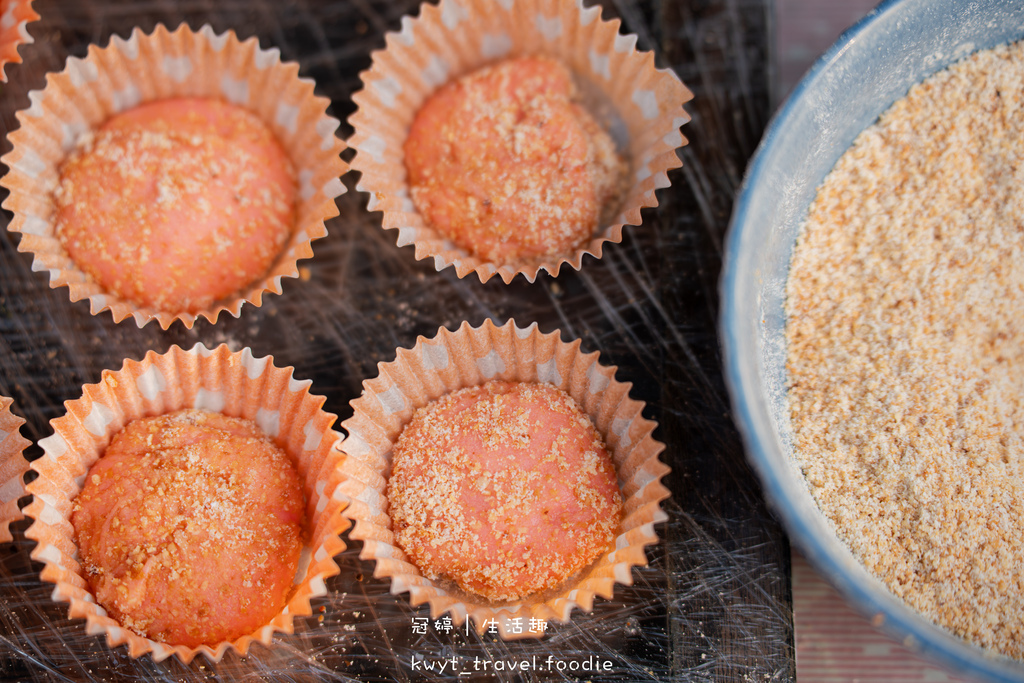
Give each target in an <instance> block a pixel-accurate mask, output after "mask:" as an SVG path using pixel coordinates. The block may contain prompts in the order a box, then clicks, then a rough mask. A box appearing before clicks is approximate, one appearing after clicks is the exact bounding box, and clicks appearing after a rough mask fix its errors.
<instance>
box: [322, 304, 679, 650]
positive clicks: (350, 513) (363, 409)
mask: <svg viewBox="0 0 1024 683" xmlns="http://www.w3.org/2000/svg"><path fill="white" fill-rule="evenodd" d="M579 347H580V342H579V340H576V341H573V342H563V341H562V340H561V339H560V337H559V334H558V333H557V332H554V333H551V334H542V333H541V332H540V331H539V330H538V329H537V326H536V325H531V326H530V327H528V328H526V329H521V328H519V327H517V326H516V324H515V322H514V321H509V322H507V323H506V324H504V325H502V326H500V327H498V326H496V325H494V324H493V323H491V322H490V321H487V322H485V323H484V324H483V325H482V326H481V327H478V328H473V327H470V325H469V324H468V323H464V324H463V325H462V326H461V327H460V328H459V329H458V330H456V331H454V332H452V331H449V330H447V329H444V328H441V329H440V330H439V331H438V334H437V336H436V337H434V338H433V339H426V338H423V337H420V338H419V339H418V340H417V343H416V346H414V347H413V348H412V349H399V350H398V352H397V358H396V359H395V360H394V361H392V362H390V363H381V364H380V365H379V366H378V367H379V368H380V375H379V376H378V377H376V378H375V379H372V380H367V381H365V382H363V393H362V395H361V396H360V397H359V398H358V399H356V400H354V401H352V404H351V405H352V408H353V409H354V414H353V416H352V417H351V418H349V419H348V420H346V421H345V422H344V423H343V424H342V429H343V430H344V431H345V432H346V433H347V435H348V436H347V438H346V439H345V441H344V442H343V443H342V450H343V451H344V453H345V458H344V460H343V462H342V464H341V471H342V481H341V483H340V484H339V486H338V489H337V490H336V491H335V497H338V498H344V499H346V500H347V501H348V502H349V504H348V507H347V508H346V509H345V511H344V513H343V514H344V515H345V516H346V517H349V518H350V519H352V520H353V522H354V527H353V530H352V532H351V538H353V539H358V540H361V541H362V542H363V549H362V551H361V554H360V556H361V557H362V558H363V559H367V560H373V561H374V562H375V563H376V568H375V571H374V575H375V576H377V577H387V578H390V580H391V592H392V593H393V594H395V595H397V594H399V593H404V592H408V593H409V598H410V600H411V602H412V604H413V605H419V604H422V603H424V602H428V603H429V604H430V611H431V615H432V616H433V618H435V619H436V618H438V617H440V616H441V615H442V614H443V613H445V612H448V613H450V614H451V615H452V618H453V621H454V622H455V623H456V624H462V623H463V622H465V620H466V619H467V618H472V620H473V622H474V625H475V628H476V629H477V631H478V632H483V630H484V629H485V628H488V627H489V625H490V624H491V623H492V621H491V620H493V623H494V624H495V625H496V627H497V630H498V632H499V633H500V635H501V636H502V637H503V638H508V639H512V638H524V637H539V636H541V635H542V634H543V633H542V631H538V630H530V629H528V628H523V625H524V624H530V623H534V622H531V620H537V621H544V622H547V621H551V620H554V621H558V622H565V621H568V620H569V617H570V613H571V612H572V609H573V608H574V607H579V608H580V609H583V610H585V611H590V610H591V609H592V607H593V601H594V597H595V596H597V595H600V596H602V597H604V598H607V599H611V598H612V596H613V593H614V584H616V583H620V584H625V585H629V584H631V583H632V568H633V567H634V566H643V565H646V564H647V557H646V553H645V550H644V548H645V547H646V546H648V545H651V544H654V543H657V542H658V536H657V534H656V532H655V530H654V526H655V524H657V523H659V522H663V521H665V520H666V519H667V516H666V514H665V513H664V511H662V509H661V505H660V503H661V501H663V500H664V499H666V498H667V497H668V496H669V491H668V489H666V488H665V487H664V486H663V485H662V483H661V481H660V480H661V478H662V477H663V476H665V474H667V473H668V472H669V468H668V467H667V466H666V465H665V464H664V463H662V462H661V461H660V460H659V459H658V455H659V453H661V451H662V450H663V449H664V446H663V444H661V443H659V442H658V441H655V440H654V438H653V437H652V432H653V431H654V429H655V427H656V424H655V423H654V422H652V421H650V420H647V419H645V418H644V417H643V416H642V415H641V412H642V410H643V408H644V404H643V403H642V402H640V401H635V400H633V399H630V398H629V390H630V387H631V385H630V384H628V383H622V382H618V381H616V380H615V368H614V367H605V366H602V365H601V364H599V363H598V358H597V355H598V354H597V353H590V354H583V353H580V350H579ZM493 379H501V380H507V381H519V382H548V383H551V384H553V385H554V386H556V387H558V388H560V389H562V390H563V391H565V392H566V393H568V394H569V395H570V396H572V397H573V399H575V400H576V402H577V403H578V404H579V405H580V407H581V408H582V410H583V412H585V413H586V414H587V415H589V417H590V419H591V421H592V422H593V423H594V425H595V427H596V428H597V430H598V431H599V432H600V433H601V435H602V436H603V437H604V439H605V443H606V445H607V447H608V451H609V453H610V454H611V456H612V459H613V461H614V463H615V467H616V471H617V473H618V478H619V484H620V488H621V490H622V497H623V504H624V513H623V519H622V522H621V525H620V527H619V530H618V534H617V538H616V540H615V545H614V547H613V548H609V549H608V552H607V553H605V554H603V555H602V556H601V557H599V558H598V559H597V560H596V561H595V562H594V563H593V564H592V565H591V566H590V567H588V568H586V569H584V570H583V571H581V572H580V573H579V574H577V575H576V576H574V577H572V578H570V579H569V580H568V581H566V582H565V583H563V584H562V585H561V586H558V587H556V588H555V589H554V590H553V591H548V592H545V593H544V594H542V595H535V596H531V597H528V598H525V599H523V600H520V601H517V602H514V603H491V602H488V601H487V600H485V599H483V598H480V597H479V596H472V595H469V594H466V593H463V592H461V591H452V590H451V589H449V588H446V587H442V586H440V585H437V584H436V583H435V582H433V581H431V580H429V579H428V578H426V577H424V576H423V575H422V574H421V572H420V571H419V570H418V569H417V568H416V566H415V565H414V564H412V563H411V562H410V561H409V559H408V558H407V557H406V555H405V554H404V553H403V552H402V550H401V549H400V548H399V547H398V546H397V545H396V543H395V535H394V533H393V532H392V530H391V520H390V517H389V516H388V502H387V500H386V486H387V477H388V475H389V473H390V470H391V452H392V448H393V446H394V443H395V441H396V440H397V438H398V436H399V435H400V434H401V432H402V430H403V429H404V427H405V425H406V424H408V422H409V421H410V419H411V418H412V415H413V413H414V412H415V411H416V409H418V408H420V407H422V406H425V405H427V404H428V403H430V402H431V401H433V400H435V399H437V398H439V397H440V396H443V395H445V394H447V393H450V392H452V391H455V390H457V389H461V388H464V387H469V386H476V385H479V384H483V383H484V382H487V381H489V380H493Z"/></svg>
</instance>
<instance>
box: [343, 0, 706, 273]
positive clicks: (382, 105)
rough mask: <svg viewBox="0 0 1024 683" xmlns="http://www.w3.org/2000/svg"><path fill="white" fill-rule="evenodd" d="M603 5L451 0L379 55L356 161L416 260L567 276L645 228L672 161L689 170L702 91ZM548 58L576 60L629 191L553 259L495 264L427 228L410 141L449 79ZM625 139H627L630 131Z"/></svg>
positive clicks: (409, 23) (362, 185)
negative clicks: (696, 93) (690, 107)
mask: <svg viewBox="0 0 1024 683" xmlns="http://www.w3.org/2000/svg"><path fill="white" fill-rule="evenodd" d="M600 15H601V10H600V8H599V7H592V8H583V7H581V6H580V3H579V2H573V0H500V1H498V2H495V0H441V3H440V5H438V6H434V5H429V4H424V5H423V6H422V8H421V12H420V16H419V17H418V18H409V17H406V18H405V19H403V21H402V30H401V32H399V33H390V34H388V35H387V47H386V48H385V49H384V50H382V51H378V52H374V53H373V65H372V66H371V68H370V69H369V70H368V71H366V72H364V73H363V74H362V81H363V85H364V88H363V90H362V91H361V92H358V93H356V94H355V95H354V96H353V98H352V99H353V100H354V101H355V103H356V105H357V106H358V110H357V111H356V112H355V113H354V114H353V115H352V116H351V117H350V118H349V122H350V123H351V124H352V126H353V128H354V129H355V132H354V133H353V135H352V137H351V138H350V139H349V146H350V147H353V148H355V149H356V156H355V158H354V159H353V161H352V168H353V169H356V170H358V171H360V172H361V173H362V178H361V179H360V181H359V184H358V185H357V189H359V190H362V191H364V192H367V193H369V195H370V199H369V209H370V210H371V211H382V212H383V219H382V221H383V227H384V228H385V229H397V230H398V240H397V241H398V246H405V245H409V244H413V245H415V247H416V252H415V254H416V258H417V259H425V258H433V259H434V265H435V267H436V268H437V270H442V269H443V268H447V267H448V266H454V267H455V272H456V273H457V274H458V276H459V277H460V278H461V277H465V276H466V275H468V274H469V273H472V272H475V273H476V274H477V275H478V276H479V278H480V281H481V282H486V281H487V280H489V279H490V278H491V277H492V276H494V275H495V274H497V275H500V276H501V279H502V280H504V281H505V282H506V283H508V282H511V281H512V279H513V278H514V277H515V276H516V275H517V274H519V273H522V275H523V276H524V277H525V278H526V279H527V280H528V281H530V282H533V281H534V280H535V279H536V277H537V274H538V273H539V272H540V270H541V269H544V270H546V271H548V272H549V273H550V274H551V275H553V276H554V275H558V272H559V269H560V268H561V266H562V264H564V263H568V264H569V265H570V266H572V267H573V268H575V269H576V270H579V269H580V267H581V265H582V261H583V256H584V255H585V254H590V255H591V256H593V257H595V258H601V254H602V250H603V245H604V243H605V242H621V241H622V228H623V226H624V225H640V223H641V220H642V219H641V212H640V210H641V209H642V208H644V207H653V206H657V205H658V200H657V198H656V197H655V190H656V189H658V188H665V187H668V186H669V185H670V181H669V178H668V171H669V169H673V168H678V167H679V166H681V165H682V164H681V162H680V161H679V158H678V156H677V155H676V149H677V148H679V147H682V146H683V145H685V144H686V142H687V141H686V138H685V137H683V135H682V134H681V133H680V132H679V127H680V126H681V125H683V124H684V123H686V122H687V121H689V120H690V117H689V115H688V114H687V113H686V112H685V111H684V110H683V104H684V103H685V102H687V101H689V100H690V99H692V97H693V95H692V94H691V93H690V91H689V90H688V89H687V88H686V86H685V85H683V83H682V82H681V81H680V80H679V78H678V77H677V76H676V75H675V74H674V73H673V72H672V71H670V70H666V69H656V68H655V67H654V57H653V55H652V54H651V53H640V52H637V51H636V50H635V46H636V36H634V35H629V36H624V35H619V25H620V22H619V21H618V20H613V21H603V20H602V19H601V18H600ZM529 55H545V56H549V57H553V58H556V59H558V60H560V61H561V62H562V63H564V64H565V65H566V66H568V67H569V68H570V70H571V71H572V72H573V73H574V75H575V77H576V78H577V80H578V81H580V85H581V86H582V87H581V91H582V92H583V93H584V98H585V101H586V100H589V99H591V98H590V97H588V95H587V93H590V95H595V93H597V94H596V98H597V99H598V100H600V102H601V104H602V105H603V106H602V109H609V110H614V114H613V115H611V116H602V114H603V113H604V112H603V111H594V112H593V113H594V114H595V115H596V116H597V118H598V120H599V121H600V120H602V119H607V120H606V121H605V123H606V124H612V125H607V126H606V127H607V128H608V129H609V131H610V132H611V133H612V136H613V137H614V138H617V142H619V143H620V145H621V146H622V148H621V149H620V152H622V153H623V155H624V157H625V158H626V159H627V160H628V162H629V166H630V172H629V173H630V175H629V177H628V179H627V181H626V185H627V187H628V190H627V191H625V192H624V193H623V199H622V203H621V207H620V209H619V211H618V213H617V214H616V215H615V217H614V218H613V219H612V220H611V223H610V224H609V225H602V226H601V227H600V228H599V230H598V231H597V233H596V234H595V235H594V236H593V237H592V238H591V239H590V240H589V241H588V242H587V243H586V244H584V245H582V246H581V247H580V248H579V249H577V250H576V252H575V253H572V254H566V255H564V256H561V257H552V258H551V259H550V260H547V261H544V262H542V263H536V262H531V263H518V264H517V263H492V262H486V261H483V260H481V259H480V258H478V257H476V256H473V255H472V254H469V253H467V252H466V251H465V250H463V249H460V248H459V247H456V246H455V245H454V244H453V243H452V242H451V241H450V240H448V239H447V238H446V237H445V236H444V235H442V234H441V233H439V232H438V231H437V230H435V229H434V228H432V227H431V226H429V225H427V224H426V223H425V221H424V219H423V217H422V216H421V215H420V214H419V213H418V212H417V210H416V207H415V205H414V204H413V202H412V199H411V195H410V192H409V186H408V183H407V178H406V169H405V162H404V152H403V146H404V144H405V140H406V138H407V137H408V133H409V127H410V125H411V124H412V121H413V118H414V117H415V115H416V112H417V111H418V110H419V108H420V106H421V105H422V104H423V102H424V101H425V100H426V99H427V97H428V96H429V95H430V94H431V93H433V91H434V90H436V89H437V88H438V87H439V86H441V85H443V84H444V83H446V82H448V81H450V80H453V79H455V78H458V77H459V76H461V75H463V74H466V73H469V72H471V71H473V70H475V69H477V68H479V67H482V66H484V65H485V64H488V63H490V62H493V61H495V60H497V59H501V58H513V57H518V56H529ZM619 138H621V139H619Z"/></svg>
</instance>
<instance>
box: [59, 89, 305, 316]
mask: <svg viewBox="0 0 1024 683" xmlns="http://www.w3.org/2000/svg"><path fill="white" fill-rule="evenodd" d="M295 195H296V189H295V173H294V170H293V168H292V164H291V161H290V159H289V158H288V155H287V154H286V153H285V151H284V149H282V147H281V145H280V143H279V142H278V141H277V139H276V138H275V137H274V135H273V133H272V132H271V131H270V130H269V129H268V128H267V126H266V125H264V123H263V122H262V121H261V120H260V119H259V118H258V117H257V116H256V115H255V114H252V113H250V112H249V111H247V110H245V109H243V108H241V107H238V106H235V105H232V104H228V103H226V102H221V101H219V100H214V99H206V98H177V99H167V100H158V101H155V102H150V103H147V104H142V105H140V106H138V107H135V108H133V109H129V110H127V111H125V112H122V113H120V114H117V115H115V116H114V117H112V118H111V119H109V120H108V121H107V122H105V123H104V124H103V125H102V126H101V127H100V128H99V129H98V130H96V131H94V132H91V133H89V134H86V135H84V136H83V137H82V139H81V140H80V141H79V144H78V146H77V147H76V149H75V150H73V151H72V152H71V154H70V155H69V156H68V158H67V159H66V160H65V161H64V163H63V164H62V166H61V169H60V181H59V185H58V187H57V189H56V191H55V193H54V200H55V204H56V209H57V213H56V221H55V231H56V235H57V237H58V239H59V240H60V242H61V244H62V245H63V246H64V249H65V250H66V251H67V253H68V255H69V256H70V257H71V260H72V261H74V263H75V264H76V265H77V266H78V267H79V268H80V269H81V270H82V271H83V272H85V273H86V274H87V275H88V276H89V277H91V278H92V279H93V280H94V281H95V282H96V283H97V284H98V285H99V286H100V287H102V288H103V289H104V290H105V291H106V292H108V293H110V294H113V295H115V296H117V297H119V298H121V299H124V300H127V301H130V302H132V303H133V304H135V305H137V306H140V307H150V308H154V309H156V310H158V311H168V312H173V313H186V312H187V313H198V312H200V311H202V310H204V309H207V308H210V307H211V305H212V304H213V303H215V302H217V301H220V300H223V299H227V298H230V297H238V296H240V295H241V294H242V292H243V290H245V288H246V287H247V286H249V285H252V284H255V283H256V282H257V281H258V280H259V279H260V278H262V277H263V276H264V275H265V274H266V273H267V272H268V271H269V270H270V268H271V266H272V265H273V263H274V261H275V260H276V259H277V257H278V255H279V254H280V253H281V251H282V249H283V247H284V245H285V243H286V242H287V240H288V238H289V236H290V234H291V231H292V227H293V223H294V216H293V213H294V204H295Z"/></svg>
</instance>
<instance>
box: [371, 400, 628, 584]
mask: <svg viewBox="0 0 1024 683" xmlns="http://www.w3.org/2000/svg"><path fill="white" fill-rule="evenodd" d="M387 495H388V502H389V506H390V508H389V509H390V515H391V520H392V529H393V531H394V533H395V535H396V540H397V544H398V546H399V547H400V548H401V549H402V550H403V551H404V552H405V553H406V554H407V555H408V556H409V557H410V558H411V561H412V562H413V563H414V564H415V565H416V566H417V567H418V568H419V569H420V571H422V572H423V574H424V575H425V576H427V577H428V578H431V579H442V580H450V581H453V582H455V584H457V585H458V586H459V587H460V588H461V589H462V590H464V591H467V592H469V593H474V594H476V595H479V596H482V597H484V598H486V599H488V600H492V601H509V600H518V599H520V598H523V597H526V596H529V595H531V594H534V593H537V592H540V591H544V590H546V589H549V588H554V587H556V586H557V585H558V584H560V583H561V582H563V581H564V580H565V579H567V578H569V577H571V576H573V575H574V574H576V573H577V572H578V571H580V570H581V569H584V568H585V567H587V566H588V565H589V564H591V563H592V562H593V561H594V560H595V559H597V557H598V556H599V555H601V554H602V553H604V552H607V551H608V550H609V549H610V548H611V547H612V546H613V543H614V539H615V536H616V533H617V530H618V528H619V523H620V521H621V518H622V496H621V493H620V492H619V487H618V483H617V478H616V473H615V467H614V465H613V463H612V460H611V458H610V456H609V455H608V452H607V451H606V449H605V446H604V443H603V441H602V439H601V436H600V434H598V432H597V430H596V429H595V428H594V426H593V424H592V423H591V421H590V419H589V418H588V417H587V415H586V414H584V413H583V412H582V410H580V408H579V406H578V405H577V404H576V402H575V401H574V400H573V399H572V398H571V397H570V396H569V395H568V394H566V393H565V392H563V391H561V390H560V389H557V388H556V387H554V386H552V385H549V384H538V383H520V382H503V381H492V382H488V383H487V384H484V385H481V386H477V387H470V388H466V389H462V390H459V391H456V392H453V393H451V394H448V395H446V396H443V397H442V398H440V399H438V400H437V401H434V402H433V403H430V404H429V405H427V406H425V407H423V408H421V409H419V410H418V411H416V413H415V414H414V416H413V418H412V420H411V421H410V423H409V424H408V425H407V426H406V427H405V429H404V430H403V432H402V434H401V436H400V437H399V439H398V441H397V443H396V445H395V448H394V459H393V466H392V473H391V477H390V479H389V481H388V487H387Z"/></svg>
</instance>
